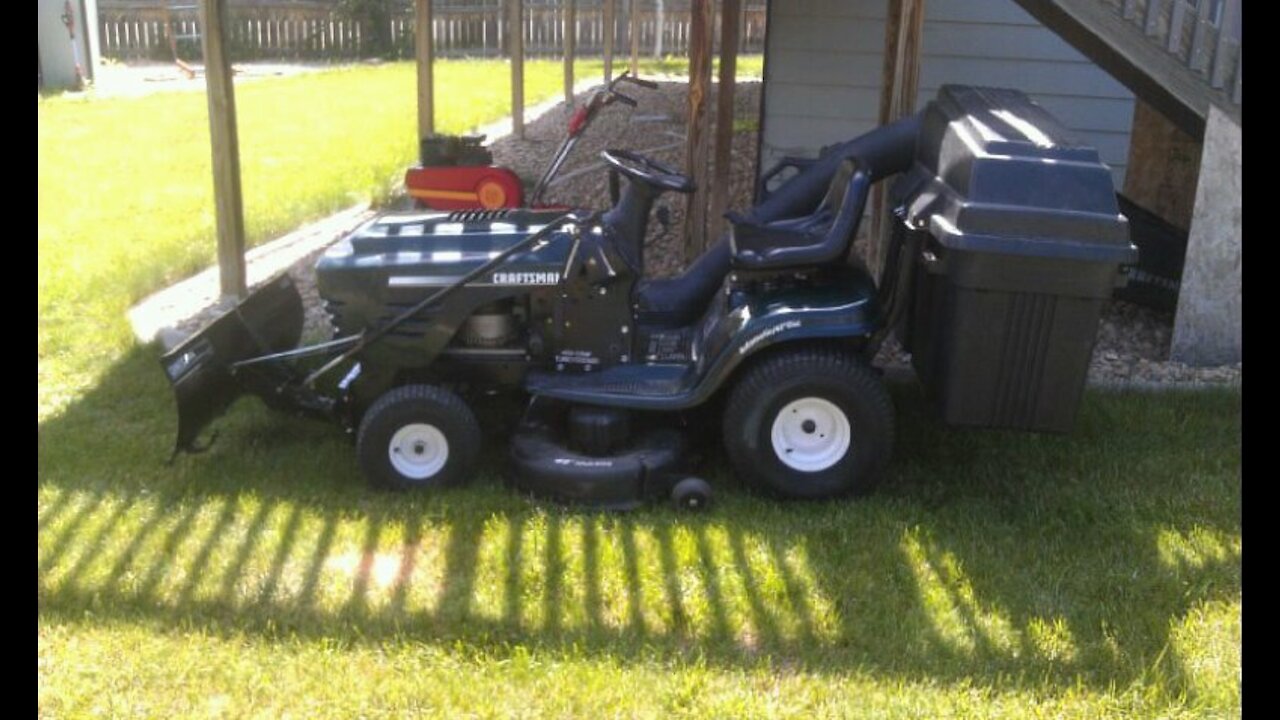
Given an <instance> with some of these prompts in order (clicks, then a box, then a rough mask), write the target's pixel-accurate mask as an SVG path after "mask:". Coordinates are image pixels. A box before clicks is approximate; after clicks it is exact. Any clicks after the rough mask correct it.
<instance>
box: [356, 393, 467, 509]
mask: <svg viewBox="0 0 1280 720" xmlns="http://www.w3.org/2000/svg"><path fill="white" fill-rule="evenodd" d="M479 452H480V424H479V423H478V422H477V421H476V417H475V414H474V413H472V412H471V408H469V407H467V404H466V403H465V402H463V400H462V398H460V397H458V396H457V395H455V394H454V393H452V392H450V391H448V390H445V389H444V388H440V387H435V386H432V385H404V386H401V387H398V388H394V389H392V390H390V391H388V392H387V393H386V394H385V395H383V396H382V397H380V398H378V400H377V401H376V402H374V403H373V405H372V406H371V407H370V408H369V410H368V411H367V412H366V413H365V415H364V418H363V419H362V420H361V421H360V430H359V434H358V436H357V439H356V456H357V457H358V458H359V460H360V468H361V469H362V470H363V471H364V474H365V477H366V478H367V479H368V480H369V483H370V484H371V485H374V486H376V487H381V488H388V489H392V490H408V489H413V488H422V487H433V486H438V485H452V484H456V483H459V482H463V481H465V480H469V479H470V478H471V476H472V473H473V472H474V470H475V465H476V459H477V457H478V456H479Z"/></svg>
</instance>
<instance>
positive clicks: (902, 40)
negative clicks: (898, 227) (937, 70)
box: [867, 0, 924, 277]
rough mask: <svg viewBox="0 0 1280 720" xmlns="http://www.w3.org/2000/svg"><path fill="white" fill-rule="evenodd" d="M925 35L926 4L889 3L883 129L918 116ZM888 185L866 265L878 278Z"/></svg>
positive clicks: (879, 189)
mask: <svg viewBox="0 0 1280 720" xmlns="http://www.w3.org/2000/svg"><path fill="white" fill-rule="evenodd" d="M923 33H924V0H888V13H887V20H886V23H885V38H884V43H885V46H884V70H883V85H882V86H881V87H882V90H881V94H880V124H881V125H887V124H889V123H891V122H894V121H895V120H898V119H899V118H903V117H906V116H907V115H910V114H911V113H913V112H915V105H916V95H917V93H918V89H919V86H920V49H921V38H922V36H923ZM886 185H887V183H883V182H882V183H878V184H877V185H876V187H875V190H874V192H873V193H872V205H871V207H872V208H873V213H872V216H871V231H870V234H869V235H868V236H867V237H868V242H867V265H868V267H869V268H870V269H871V272H872V274H873V275H874V276H876V277H878V276H879V274H880V271H881V269H882V268H883V267H884V265H885V257H884V255H885V251H886V248H887V246H888V239H889V229H890V221H889V211H890V209H891V208H890V207H889V194H888V192H886V190H885V186H886Z"/></svg>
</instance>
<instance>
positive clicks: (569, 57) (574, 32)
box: [564, 0, 578, 105]
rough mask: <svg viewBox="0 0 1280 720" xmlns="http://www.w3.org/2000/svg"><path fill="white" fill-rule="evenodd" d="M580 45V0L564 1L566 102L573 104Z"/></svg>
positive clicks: (566, 103)
mask: <svg viewBox="0 0 1280 720" xmlns="http://www.w3.org/2000/svg"><path fill="white" fill-rule="evenodd" d="M577 46H578V0H565V2H564V104H565V105H573V61H574V57H575V55H576V53H577Z"/></svg>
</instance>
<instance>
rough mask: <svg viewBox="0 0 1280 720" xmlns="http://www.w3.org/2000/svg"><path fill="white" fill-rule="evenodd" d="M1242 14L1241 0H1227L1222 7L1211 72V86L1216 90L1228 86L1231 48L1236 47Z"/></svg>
mask: <svg viewBox="0 0 1280 720" xmlns="http://www.w3.org/2000/svg"><path fill="white" fill-rule="evenodd" d="M1239 12H1240V0H1226V3H1225V4H1224V5H1223V7H1222V19H1221V21H1220V22H1219V23H1218V43H1217V47H1215V48H1214V51H1213V69H1212V70H1211V71H1210V72H1209V84H1210V85H1213V86H1214V87H1215V88H1223V87H1226V85H1227V74H1228V73H1229V72H1230V71H1231V59H1232V58H1231V48H1233V47H1235V45H1236V43H1235V32H1234V29H1235V26H1236V15H1237V14H1239Z"/></svg>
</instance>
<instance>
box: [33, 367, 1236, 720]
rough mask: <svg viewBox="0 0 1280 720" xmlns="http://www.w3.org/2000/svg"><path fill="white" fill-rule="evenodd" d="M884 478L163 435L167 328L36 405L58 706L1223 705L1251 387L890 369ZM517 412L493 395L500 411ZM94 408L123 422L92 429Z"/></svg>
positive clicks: (494, 417) (1181, 709)
mask: <svg viewBox="0 0 1280 720" xmlns="http://www.w3.org/2000/svg"><path fill="white" fill-rule="evenodd" d="M896 396H897V397H896V400H897V405H898V407H899V414H900V427H901V432H900V435H899V448H898V452H897V460H896V461H895V463H894V465H893V466H892V468H891V471H890V473H889V478H888V481H887V484H886V485H885V486H884V487H883V488H882V490H881V491H880V492H878V493H877V494H875V495H874V496H872V497H869V498H866V499H864V500H860V501H857V502H832V503H824V504H776V503H771V502H768V501H765V500H761V499H757V498H755V497H753V496H751V495H748V494H746V493H745V492H743V491H741V490H740V489H738V488H737V486H736V483H735V482H734V481H733V479H732V478H731V477H728V476H726V475H724V474H723V473H720V472H716V471H715V470H714V468H721V467H724V466H725V463H724V462H723V460H722V459H720V458H712V459H711V461H710V463H709V467H710V468H712V471H711V472H710V473H709V474H710V475H712V477H713V480H714V482H715V483H716V484H717V487H719V488H720V493H719V505H718V506H717V508H716V509H715V511H714V512H712V513H711V514H709V515H706V516H701V517H685V516H679V515H676V514H674V513H672V512H669V511H668V510H667V509H666V508H665V507H661V506H659V507H653V508H649V509H646V510H643V511H641V512H637V513H634V514H630V515H599V514H590V513H580V512H571V511H565V510H561V509H557V508H555V507H551V506H544V505H540V504H536V503H530V502H528V501H526V500H524V499H522V498H521V497H520V496H518V495H517V494H515V493H513V492H511V491H510V490H508V489H507V488H505V487H503V486H502V485H501V483H500V481H499V480H498V479H497V478H498V476H499V467H500V464H499V461H500V457H501V447H502V443H503V434H504V432H505V431H504V428H503V425H502V420H503V416H502V415H501V414H499V413H498V412H497V410H498V409H500V408H487V409H482V419H483V421H484V423H485V426H486V427H489V428H491V430H490V433H489V437H488V438H487V440H486V442H487V443H488V445H487V447H489V448H490V450H491V451H492V452H491V453H490V458H491V459H490V460H489V461H488V462H487V463H486V465H485V467H484V468H483V470H482V472H481V473H480V474H479V476H478V478H477V479H476V481H475V482H474V483H473V484H472V485H471V486H469V487H467V488H461V489H456V490H450V491H445V492H437V493H431V494H421V495H389V494H384V493H376V492H372V491H369V490H367V489H366V488H365V487H364V486H363V484H362V482H361V480H360V478H359V472H358V469H357V467H356V463H355V457H354V452H353V448H352V447H351V444H350V443H349V442H348V441H347V440H346V439H345V438H344V437H343V436H342V435H341V433H339V432H338V431H336V430H334V429H333V428H331V427H328V426H325V425H322V424H318V423H314V422H310V421H298V420H291V419H289V418H285V417H282V416H277V415H273V414H270V413H269V412H268V411H267V410H265V408H262V407H261V406H260V405H259V404H258V403H256V402H253V401H244V402H242V403H241V404H239V405H237V406H236V407H235V408H234V409H233V411H232V413H231V414H230V415H229V416H228V417H227V418H225V419H224V420H222V421H221V422H220V423H219V427H220V429H221V436H220V439H219V440H218V441H217V443H216V444H215V445H214V447H213V449H212V450H211V451H210V452H208V453H207V454H205V455H200V456H184V457H182V458H180V459H179V460H178V461H177V462H176V463H175V464H174V465H173V466H172V467H166V466H164V465H163V464H162V461H163V458H164V457H165V456H166V453H167V450H168V443H169V442H170V435H169V434H170V433H171V432H172V420H171V419H170V417H169V416H168V414H169V412H170V411H171V408H170V406H169V403H170V400H169V398H168V396H167V393H166V388H165V384H164V380H163V378H162V377H161V374H160V373H159V372H158V370H157V369H156V367H155V364H154V353H153V352H150V351H148V350H146V349H138V350H135V351H133V352H131V353H129V354H127V355H126V356H125V357H124V358H123V359H122V360H121V361H120V362H119V363H118V364H117V365H116V366H115V367H114V368H113V369H112V370H111V371H110V372H109V373H108V375H107V376H106V377H105V378H104V379H103V381H102V382H101V383H100V384H99V386H98V387H97V388H95V389H94V390H92V391H91V392H89V393H87V394H86V395H85V396H83V397H82V398H80V399H79V400H78V401H77V402H76V403H74V404H73V405H72V406H71V407H69V408H68V410H67V411H66V412H65V413H62V414H61V415H60V416H59V417H58V418H56V419H54V420H50V421H48V422H46V423H45V424H44V425H43V426H41V428H40V433H39V437H38V440H39V447H38V450H37V460H38V463H39V467H40V471H39V484H38V491H37V514H38V520H37V522H38V528H39V532H38V547H37V564H38V572H37V576H38V630H37V633H38V682H37V686H38V691H37V695H38V702H39V705H40V707H41V709H42V711H44V712H47V713H49V714H50V715H58V716H62V715H77V714H91V713H97V712H104V713H111V714H133V713H137V714H145V715H165V716H168V715H174V714H178V715H203V714H206V713H207V712H211V711H213V710H215V709H217V710H220V711H222V712H225V713H226V714H228V715H232V716H235V715H241V714H249V713H261V714H265V715H267V716H278V715H282V714H284V713H286V712H288V713H292V714H294V715H300V716H307V717H311V716H322V715H323V716H333V717H347V716H352V715H356V714H375V715H376V714H384V713H388V714H400V713H405V712H411V711H421V712H425V713H429V714H432V715H452V714H460V713H473V714H475V715H479V716H508V715H510V714H517V715H519V714H527V715H531V716H532V715H544V714H550V715H556V716H569V715H572V716H578V715H600V714H613V715H620V716H653V717H658V716H662V717H666V716H670V715H685V716H703V715H713V716H734V717H737V716H754V717H774V716H792V717H810V716H814V715H826V716H844V717H847V716H850V715H859V716H888V717H918V716H948V715H982V716H1004V717H1025V716H1053V717H1060V716H1064V715H1065V716H1074V717H1097V716H1101V715H1121V716H1133V717H1153V716H1160V717H1206V716H1210V717H1212V716H1234V715H1238V714H1239V708H1240V685H1239V682H1240V670H1241V658H1240V641H1241V626H1240V612H1241V565H1240V562H1241V560H1240V558H1241V519H1240V511H1241V505H1240V474H1239V473H1240V467H1239V456H1240V437H1239V433H1240V418H1239V411H1240V396H1239V394H1238V393H1232V392H1215V393H1199V394H1196V393H1188V394H1177V393H1168V394H1161V395H1138V394H1090V395H1089V396H1087V398H1086V402H1085V406H1084V408H1083V412H1082V416H1081V418H1080V423H1079V426H1078V428H1077V430H1076V432H1075V433H1074V434H1072V435H1070V436H1066V437H1056V436H1039V435H1025V434H1016V433H995V432H964V431H957V430H946V429H943V428H940V427H938V426H937V425H936V424H935V423H934V422H933V421H932V420H930V419H929V417H928V416H927V415H926V413H925V412H924V410H923V404H922V401H921V399H920V398H919V397H918V396H917V395H916V394H915V393H914V392H912V391H910V390H907V389H899V391H898V392H896ZM506 419H507V420H510V417H509V416H508V417H507V418H506ZM104 428H109V429H108V430H106V431H104Z"/></svg>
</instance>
